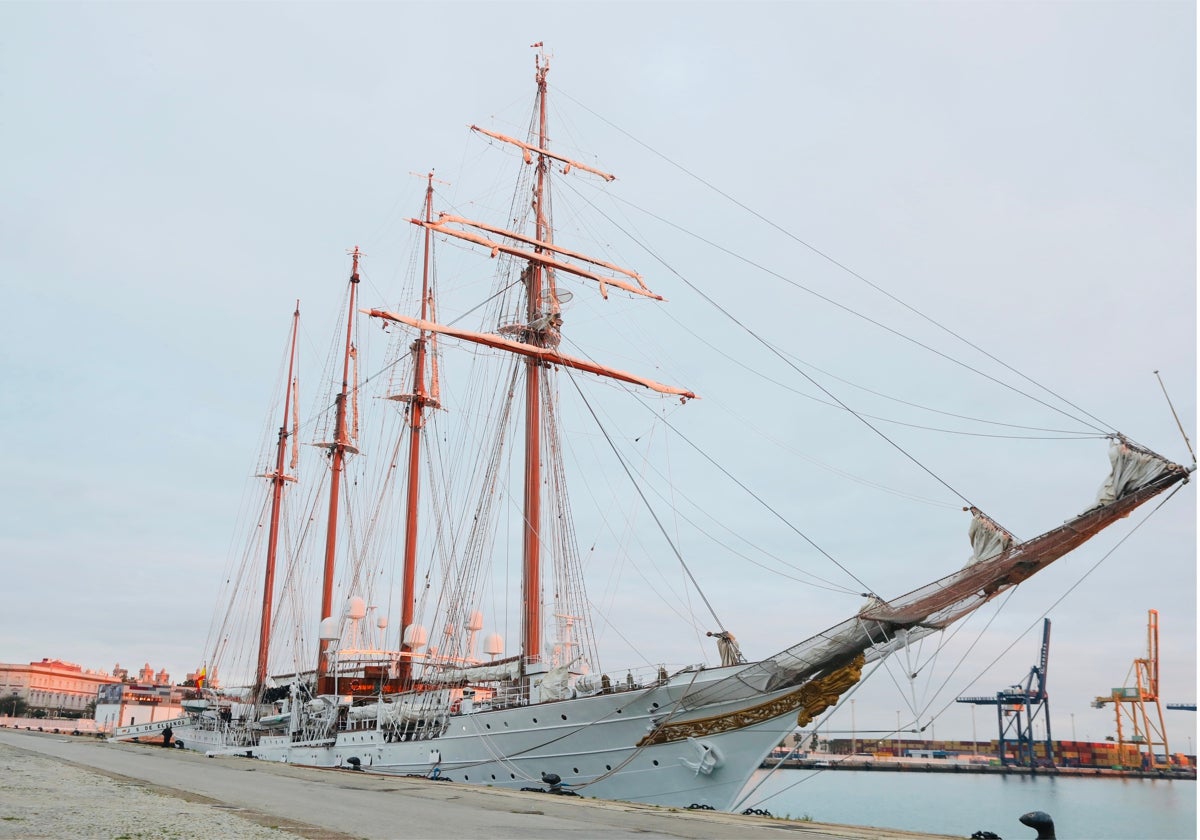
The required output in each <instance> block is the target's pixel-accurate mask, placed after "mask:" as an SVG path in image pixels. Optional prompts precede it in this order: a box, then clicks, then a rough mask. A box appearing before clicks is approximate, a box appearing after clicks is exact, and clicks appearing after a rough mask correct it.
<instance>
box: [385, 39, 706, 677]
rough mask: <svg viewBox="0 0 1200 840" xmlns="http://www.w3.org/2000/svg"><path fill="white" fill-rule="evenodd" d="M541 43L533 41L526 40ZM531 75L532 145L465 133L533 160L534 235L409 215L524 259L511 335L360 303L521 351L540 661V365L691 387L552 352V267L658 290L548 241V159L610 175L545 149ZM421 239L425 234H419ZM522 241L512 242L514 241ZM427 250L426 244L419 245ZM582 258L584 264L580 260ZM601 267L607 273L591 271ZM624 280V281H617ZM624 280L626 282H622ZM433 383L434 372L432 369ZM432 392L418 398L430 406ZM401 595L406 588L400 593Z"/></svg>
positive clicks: (541, 93) (657, 386) (529, 571)
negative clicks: (522, 296) (519, 312)
mask: <svg viewBox="0 0 1200 840" xmlns="http://www.w3.org/2000/svg"><path fill="white" fill-rule="evenodd" d="M533 46H534V47H535V48H536V47H541V44H540V43H538V44H534V45H533ZM535 67H536V70H537V73H536V75H535V79H536V81H537V111H538V137H537V144H536V145H533V144H531V143H525V142H522V141H518V140H515V139H513V138H511V137H507V136H505V135H502V134H497V133H496V132H491V131H484V130H483V129H480V128H479V127H478V126H471V129H472V130H473V131H477V132H479V133H482V134H485V135H487V136H488V137H491V138H493V139H495V140H499V141H502V142H505V143H510V144H513V145H515V146H517V147H518V148H520V149H521V151H522V156H523V158H524V161H525V163H526V164H530V165H532V164H534V163H535V158H536V165H537V170H536V176H535V183H534V188H533V202H532V208H533V211H534V235H533V236H532V237H531V236H529V235H527V234H522V233H520V232H517V231H509V230H505V229H503V228H498V227H493V226H491V225H488V224H484V223H482V222H476V221H472V220H470V219H465V218H462V217H460V216H453V215H448V214H441V215H440V216H439V218H438V221H436V222H435V221H433V220H432V216H431V212H430V211H429V210H428V208H427V210H426V215H425V218H424V219H409V221H410V222H411V223H413V224H415V225H420V226H422V227H424V228H425V231H426V234H427V236H428V234H430V233H442V234H445V235H447V236H452V237H456V238H458V239H462V240H465V241H468V242H471V243H472V244H475V245H478V246H480V247H483V248H486V249H487V250H488V251H490V252H491V255H492V257H493V258H494V257H496V256H498V255H499V254H501V253H503V254H507V255H508V256H510V257H513V258H515V259H517V260H520V261H523V262H524V263H525V268H524V269H523V270H522V272H521V281H522V282H523V283H524V285H525V292H526V295H527V297H526V302H525V324H524V325H522V326H519V327H517V326H514V327H512V328H502V329H501V332H505V333H508V334H509V335H513V336H514V338H516V339H519V340H514V338H507V337H505V336H502V335H496V334H492V333H478V332H471V331H468V330H462V329H459V328H456V327H450V326H447V325H444V324H439V323H436V321H432V320H426V319H424V318H412V317H409V316H406V315H400V314H398V313H394V312H388V311H385V310H379V309H364V310H362V311H363V312H364V313H366V314H368V315H370V316H371V317H374V318H382V319H385V320H390V321H395V322H397V323H402V324H406V325H408V326H411V327H413V328H415V329H417V330H418V331H419V333H420V335H421V336H422V337H424V336H425V334H426V333H432V334H434V335H438V334H440V335H448V336H451V337H453V338H460V339H465V340H467V341H471V342H475V343H477V344H482V345H484V346H487V347H493V348H496V349H500V350H504V351H507V352H510V353H516V354H518V355H521V356H524V357H525V372H526V376H525V395H524V396H525V460H524V519H525V527H524V528H523V529H522V601H523V606H522V615H521V624H522V640H521V646H522V650H521V655H522V657H523V659H524V660H525V662H527V663H534V662H539V661H540V660H541V659H542V650H541V644H542V639H541V635H542V633H541V630H542V610H541V547H542V534H541V524H542V523H541V519H542V511H541V506H542V497H541V485H542V452H541V449H542V439H541V432H542V404H541V403H542V393H541V388H542V382H543V371H544V370H546V369H548V368H552V367H557V366H561V367H567V368H572V369H575V370H583V371H587V372H589V373H594V374H597V375H600V376H606V377H610V378H613V379H617V380H620V381H622V382H629V383H632V384H636V385H641V386H643V387H646V388H650V389H652V390H655V391H658V392H660V393H664V394H673V395H676V396H679V397H680V398H681V399H682V400H684V401H686V400H688V399H693V398H695V396H696V395H695V394H694V393H692V392H691V391H688V390H685V389H682V388H675V387H672V386H669V385H664V384H662V383H659V382H655V381H654V380H651V379H647V378H645V377H641V376H636V375H633V374H630V373H626V372H625V371H621V370H617V369H615V368H610V367H607V366H604V365H599V364H596V363H595V362H591V361H589V360H586V359H580V358H577V357H571V356H566V355H564V354H562V353H560V352H558V344H559V328H560V326H561V324H562V319H561V317H560V316H559V306H558V304H559V300H558V294H557V291H556V288H555V285H556V284H555V275H556V273H557V272H559V271H564V272H567V273H568V274H571V275H574V276H576V277H579V278H582V279H585V280H591V281H593V282H595V283H597V285H598V286H599V289H600V293H601V295H602V296H603V297H605V298H607V297H608V289H609V287H613V288H619V289H621V290H623V291H626V292H628V293H630V294H635V295H641V296H644V297H648V298H651V299H655V300H662V297H661V296H660V295H657V294H655V293H653V292H651V291H650V290H649V289H647V288H646V286H645V284H644V283H643V282H642V278H641V276H640V275H638V274H637V273H636V272H634V271H631V270H629V269H625V268H621V267H620V266H617V265H613V264H612V263H609V262H606V261H604V260H601V259H597V258H595V257H590V256H587V255H586V254H582V253H577V252H575V251H571V250H568V249H566V248H563V247H561V246H559V245H557V244H555V242H554V234H553V229H552V227H551V224H550V218H549V214H550V210H549V203H548V199H549V197H548V195H547V186H548V184H547V176H548V175H549V172H550V166H551V163H550V161H558V162H560V163H562V164H563V167H562V172H563V174H564V175H565V174H567V173H568V172H570V171H572V170H579V171H583V172H588V173H591V174H594V175H597V176H599V177H601V178H603V179H604V180H606V181H612V180H614V176H613V175H610V174H608V173H605V172H601V171H600V170H598V169H595V168H592V167H590V166H586V165H584V164H581V163H579V162H578V161H574V160H571V159H569V158H566V157H563V156H562V155H558V154H555V153H553V152H551V151H550V150H549V149H548V148H547V146H548V144H549V135H548V131H547V118H546V110H547V108H546V74H547V73H548V71H549V61H548V60H547V59H546V57H545V55H544V54H541V55H539V56H537V57H536V58H535ZM449 225H460V226H462V227H467V228H474V229H477V230H481V231H484V232H486V233H489V234H494V235H495V236H496V238H495V239H492V238H489V237H487V236H481V235H478V234H476V233H472V232H470V231H461V230H455V229H453V228H451V227H449ZM426 241H427V242H428V239H427V240H426ZM522 245H523V246H526V247H520V246H522ZM427 248H428V246H427ZM581 263H583V264H584V265H581ZM596 269H603V270H605V271H607V272H612V273H611V274H606V273H599V272H597V270H596ZM623 278H627V279H623ZM630 281H632V282H630ZM435 385H436V371H435ZM436 399H437V395H436V393H435V394H434V395H433V396H432V397H431V398H429V399H427V401H426V404H427V405H428V404H436ZM406 597H408V596H407V594H406Z"/></svg>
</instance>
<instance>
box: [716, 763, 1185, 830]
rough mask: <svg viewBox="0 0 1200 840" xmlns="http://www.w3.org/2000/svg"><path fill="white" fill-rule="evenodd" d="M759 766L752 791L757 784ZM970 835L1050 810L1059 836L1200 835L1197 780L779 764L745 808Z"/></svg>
mask: <svg viewBox="0 0 1200 840" xmlns="http://www.w3.org/2000/svg"><path fill="white" fill-rule="evenodd" d="M764 776H767V772H766V771H761V770H760V771H759V772H758V773H757V774H755V776H754V778H753V779H752V780H751V783H750V786H749V787H748V788H747V790H749V789H751V788H753V786H754V785H756V784H758V783H759V782H760V781H762V779H763V778H764ZM749 807H754V808H764V809H766V810H769V811H770V812H771V813H772V814H773V815H775V816H777V817H786V816H790V817H791V818H792V819H812V820H815V821H817V822H829V823H848V824H852V825H869V826H879V827H884V828H898V829H905V830H908V831H925V832H930V833H934V834H951V835H958V836H961V837H970V836H971V834H973V833H974V832H976V831H991V832H994V833H995V834H998V835H1000V836H1001V837H1003V838H1005V840H1013V838H1018V840H1020V838H1033V837H1035V836H1036V832H1035V831H1034V830H1033V829H1031V828H1028V827H1027V826H1024V825H1022V824H1021V823H1020V822H1019V821H1018V817H1020V816H1021V815H1022V814H1026V813H1028V812H1030V811H1045V812H1046V813H1047V814H1049V815H1050V816H1051V817H1052V818H1053V819H1054V825H1055V829H1056V833H1057V836H1058V838H1059V840H1135V839H1136V840H1176V838H1181V839H1182V840H1195V838H1196V836H1197V835H1196V782H1195V781H1193V780H1190V779H1188V780H1182V779H1131V778H1110V777H1104V778H1100V777H1087V776H1083V777H1075V776H1046V775H1039V776H1032V777H1031V776H1027V775H999V774H957V773H918V772H906V773H897V772H881V771H862V770H824V771H822V770H795V769H788V770H778V771H776V772H775V773H773V774H771V775H770V776H769V777H768V778H767V780H766V782H765V783H763V785H762V786H761V787H760V788H758V790H757V791H756V792H755V793H754V794H753V795H752V796H751V797H750V798H748V799H746V800H745V801H744V802H743V803H742V805H741V806H740V809H744V808H749Z"/></svg>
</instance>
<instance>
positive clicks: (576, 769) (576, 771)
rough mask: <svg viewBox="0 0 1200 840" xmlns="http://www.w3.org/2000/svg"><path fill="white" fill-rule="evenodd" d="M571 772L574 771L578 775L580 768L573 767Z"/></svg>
mask: <svg viewBox="0 0 1200 840" xmlns="http://www.w3.org/2000/svg"><path fill="white" fill-rule="evenodd" d="M571 772H572V773H574V774H575V775H576V776H578V775H579V768H578V767H572V768H571Z"/></svg>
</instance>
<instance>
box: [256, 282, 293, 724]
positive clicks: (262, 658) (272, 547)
mask: <svg viewBox="0 0 1200 840" xmlns="http://www.w3.org/2000/svg"><path fill="white" fill-rule="evenodd" d="M299 327H300V301H296V311H295V312H293V313H292V341H291V349H290V351H289V353H288V375H287V390H286V392H285V393H284V396H283V422H282V423H280V424H279V442H278V444H277V446H276V453H275V471H274V472H272V473H267V474H266V475H264V476H262V477H263V478H269V479H270V480H271V524H270V528H269V530H268V532H267V568H266V574H265V577H264V580H263V601H262V617H261V619H260V624H259V628H258V666H257V668H256V669H255V672H254V694H253V695H252V696H253V697H254V699H255V701H256V702H257V701H259V700H261V698H262V693H263V689H264V688H265V687H266V684H267V654H268V652H269V651H270V645H271V608H272V602H273V600H274V595H275V555H276V552H277V550H278V547H279V512H280V509H281V508H282V506H283V488H284V485H285V484H286V483H287V482H289V481H295V480H296V479H295V478H294V477H293V476H290V475H288V474H287V473H286V472H285V471H284V467H285V463H286V460H287V459H286V456H287V448H288V438H289V437H291V435H292V433H290V432H289V431H288V420H289V418H290V417H291V410H292V397H293V392H294V391H295V388H296V380H295V371H296V334H297V333H298V331H299Z"/></svg>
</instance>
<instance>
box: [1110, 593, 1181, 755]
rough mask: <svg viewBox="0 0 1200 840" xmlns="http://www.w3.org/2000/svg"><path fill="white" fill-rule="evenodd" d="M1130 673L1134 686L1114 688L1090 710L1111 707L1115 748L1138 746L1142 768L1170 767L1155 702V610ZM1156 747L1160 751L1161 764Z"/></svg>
mask: <svg viewBox="0 0 1200 840" xmlns="http://www.w3.org/2000/svg"><path fill="white" fill-rule="evenodd" d="M1130 670H1131V671H1132V672H1133V674H1134V682H1135V685H1126V686H1119V687H1117V688H1114V689H1112V691H1111V692H1110V693H1109V694H1108V696H1105V697H1097V698H1096V699H1095V700H1094V701H1093V702H1092V706H1093V707H1094V708H1097V709H1102V708H1104V707H1105V706H1106V705H1108V704H1109V703H1112V704H1113V706H1114V707H1115V708H1116V717H1117V745H1118V747H1123V746H1124V745H1125V744H1133V745H1135V746H1137V749H1138V754H1139V756H1140V758H1141V763H1142V766H1143V767H1159V766H1163V765H1166V764H1169V763H1170V760H1171V752H1170V750H1169V749H1168V748H1167V727H1166V724H1165V723H1164V722H1163V710H1162V703H1161V702H1160V701H1159V698H1158V610H1150V613H1149V619H1148V621H1147V624H1146V656H1145V658H1144V659H1135V660H1133V667H1132V668H1131V669H1130ZM1180 705H1183V704H1180ZM1150 708H1153V709H1154V710H1155V712H1156V713H1157V714H1156V715H1155V717H1156V718H1157V720H1155V719H1154V718H1153V717H1151V715H1150V711H1149V709H1150ZM1193 708H1194V706H1193ZM1126 722H1128V723H1129V725H1130V727H1131V728H1132V734H1131V735H1129V736H1128V737H1127V736H1126V730H1125V723H1126ZM1157 747H1162V753H1161V755H1162V760H1161V761H1160V760H1159V758H1158V756H1159V755H1160V753H1159V752H1158V750H1157V749H1156V748H1157Z"/></svg>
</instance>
